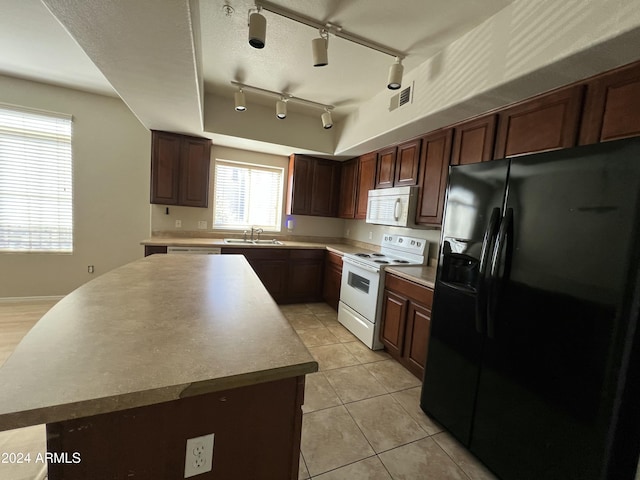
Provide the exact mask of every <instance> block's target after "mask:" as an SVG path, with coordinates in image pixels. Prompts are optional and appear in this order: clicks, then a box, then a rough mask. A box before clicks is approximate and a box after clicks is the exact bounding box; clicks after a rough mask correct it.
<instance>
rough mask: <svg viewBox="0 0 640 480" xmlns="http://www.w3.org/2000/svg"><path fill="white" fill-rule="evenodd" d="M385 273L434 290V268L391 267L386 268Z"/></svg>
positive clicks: (423, 266) (417, 266) (422, 266)
mask: <svg viewBox="0 0 640 480" xmlns="http://www.w3.org/2000/svg"><path fill="white" fill-rule="evenodd" d="M385 272H387V273H393V274H394V275H397V276H398V277H401V278H404V279H406V280H410V281H412V282H415V283H419V284H420V285H423V286H425V287H429V288H434V286H435V281H436V267H428V266H426V265H410V266H407V267H402V266H393V267H387V268H386V269H385Z"/></svg>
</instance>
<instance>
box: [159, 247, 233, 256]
mask: <svg viewBox="0 0 640 480" xmlns="http://www.w3.org/2000/svg"><path fill="white" fill-rule="evenodd" d="M220 252H221V249H220V247H167V254H172V255H176V254H178V255H220Z"/></svg>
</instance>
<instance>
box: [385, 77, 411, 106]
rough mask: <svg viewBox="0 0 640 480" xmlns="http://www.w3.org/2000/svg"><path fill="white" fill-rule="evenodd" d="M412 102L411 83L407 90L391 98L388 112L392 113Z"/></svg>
mask: <svg viewBox="0 0 640 480" xmlns="http://www.w3.org/2000/svg"><path fill="white" fill-rule="evenodd" d="M411 102H413V82H411V85H409V86H408V87H407V88H405V89H403V90H401V91H400V93H396V94H395V95H394V96H393V97H391V99H390V101H389V111H390V112H393V111H394V110H395V109H396V108H399V107H401V106H403V105H406V104H407V103H411Z"/></svg>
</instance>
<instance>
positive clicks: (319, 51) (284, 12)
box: [249, 0, 405, 90]
mask: <svg viewBox="0 0 640 480" xmlns="http://www.w3.org/2000/svg"><path fill="white" fill-rule="evenodd" d="M254 1H255V5H256V9H257V10H258V13H254V14H252V15H251V17H253V16H254V15H258V14H259V12H260V11H261V10H267V11H268V12H271V13H275V14H276V15H280V16H281V17H284V18H288V19H289V20H293V21H294V22H298V23H301V24H303V25H307V26H309V27H312V28H316V29H318V30H319V31H320V38H314V39H313V40H312V41H311V49H312V52H313V66H314V67H323V66H325V65H328V64H329V60H328V58H329V55H328V49H327V47H328V42H329V34H331V35H335V36H336V37H338V38H342V39H343V40H347V41H349V42H352V43H356V44H358V45H362V46H363V47H367V48H370V49H372V50H375V51H377V52H380V53H384V54H385V55H389V56H391V57H395V58H396V62H395V63H394V64H393V65H391V69H390V70H389V80H388V82H387V88H389V89H390V90H397V89H399V88H400V86H401V84H402V73H403V70H404V67H403V66H402V60H403V59H404V58H405V55H404V53H402V52H400V51H398V50H394V49H393V48H389V47H387V46H385V45H381V44H380V43H378V42H375V41H372V40H368V39H366V38H362V37H360V36H358V35H354V34H353V33H349V32H347V31H345V30H344V29H343V28H342V27H341V26H340V25H335V24H332V23H328V22H321V21H318V20H315V19H313V18H310V17H307V16H305V15H302V14H300V13H298V12H294V11H293V10H289V9H287V8H283V7H281V6H280V5H276V4H274V3H272V2H270V1H268V0H254ZM259 17H260V18H261V19H262V21H263V23H262V24H261V25H262V26H261V28H262V35H257V36H256V39H257V44H254V43H252V42H253V40H252V35H251V28H252V27H251V21H250V22H249V23H250V24H249V43H251V45H252V46H254V47H255V48H262V47H264V37H265V32H266V20H264V17H262V16H261V15H259ZM255 28H256V30H257V28H258V27H257V26H256V27H255ZM260 39H261V40H260Z"/></svg>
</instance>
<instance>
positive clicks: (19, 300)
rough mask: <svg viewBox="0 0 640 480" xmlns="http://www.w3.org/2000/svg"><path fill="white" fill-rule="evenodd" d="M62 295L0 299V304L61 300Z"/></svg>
mask: <svg viewBox="0 0 640 480" xmlns="http://www.w3.org/2000/svg"><path fill="white" fill-rule="evenodd" d="M63 298H64V295H50V296H40V297H0V303H27V302H44V301H53V300H61V299H63Z"/></svg>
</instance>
